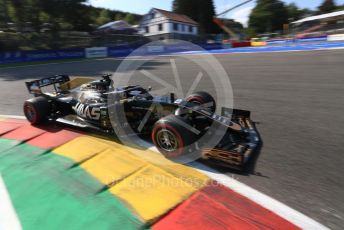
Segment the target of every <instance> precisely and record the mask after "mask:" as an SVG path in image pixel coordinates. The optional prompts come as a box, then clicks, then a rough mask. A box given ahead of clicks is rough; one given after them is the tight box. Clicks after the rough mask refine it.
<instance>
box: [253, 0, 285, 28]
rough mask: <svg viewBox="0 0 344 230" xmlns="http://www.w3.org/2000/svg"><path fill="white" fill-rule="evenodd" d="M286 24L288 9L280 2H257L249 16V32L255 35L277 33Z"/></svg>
mask: <svg viewBox="0 0 344 230" xmlns="http://www.w3.org/2000/svg"><path fill="white" fill-rule="evenodd" d="M287 23H288V9H287V7H286V6H285V5H284V3H283V2H282V1H280V0H258V1H257V5H256V7H255V8H254V9H253V10H252V12H251V14H250V16H249V23H248V25H249V27H250V31H253V32H254V33H255V34H257V33H265V32H277V31H281V30H282V29H283V24H287Z"/></svg>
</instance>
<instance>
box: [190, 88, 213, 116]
mask: <svg viewBox="0 0 344 230" xmlns="http://www.w3.org/2000/svg"><path fill="white" fill-rule="evenodd" d="M185 100H186V101H187V102H192V103H195V104H198V105H201V106H202V107H205V108H209V109H210V111H211V112H213V113H214V112H215V111H216V102H215V99H214V98H213V97H212V96H211V95H210V94H209V93H207V92H202V91H201V92H195V93H193V94H191V95H190V96H188V97H187V98H186V99H185Z"/></svg>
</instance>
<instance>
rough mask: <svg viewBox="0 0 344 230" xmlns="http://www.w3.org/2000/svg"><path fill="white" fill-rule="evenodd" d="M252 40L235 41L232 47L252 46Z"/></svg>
mask: <svg viewBox="0 0 344 230" xmlns="http://www.w3.org/2000/svg"><path fill="white" fill-rule="evenodd" d="M250 46H251V42H250V41H244V42H233V43H232V48H240V47H250Z"/></svg>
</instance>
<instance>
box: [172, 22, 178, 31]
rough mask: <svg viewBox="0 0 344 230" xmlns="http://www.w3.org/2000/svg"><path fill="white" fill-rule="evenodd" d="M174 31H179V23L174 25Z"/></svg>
mask: <svg viewBox="0 0 344 230" xmlns="http://www.w3.org/2000/svg"><path fill="white" fill-rule="evenodd" d="M173 30H174V31H178V23H173Z"/></svg>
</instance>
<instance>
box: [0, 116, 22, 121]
mask: <svg viewBox="0 0 344 230" xmlns="http://www.w3.org/2000/svg"><path fill="white" fill-rule="evenodd" d="M0 118H12V119H21V120H22V119H26V118H25V117H24V116H17V115H0Z"/></svg>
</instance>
